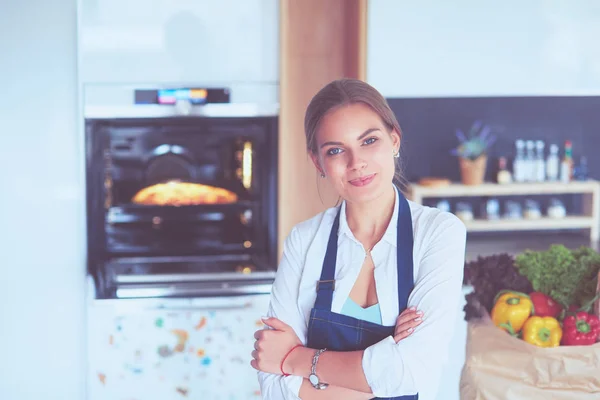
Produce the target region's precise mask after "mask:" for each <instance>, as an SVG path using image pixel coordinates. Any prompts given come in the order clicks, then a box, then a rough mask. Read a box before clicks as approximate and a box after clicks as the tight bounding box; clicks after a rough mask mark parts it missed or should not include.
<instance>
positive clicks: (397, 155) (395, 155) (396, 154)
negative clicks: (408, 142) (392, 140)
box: [392, 150, 400, 158]
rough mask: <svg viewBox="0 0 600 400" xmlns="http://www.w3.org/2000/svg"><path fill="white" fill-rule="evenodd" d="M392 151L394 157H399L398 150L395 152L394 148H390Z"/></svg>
mask: <svg viewBox="0 0 600 400" xmlns="http://www.w3.org/2000/svg"><path fill="white" fill-rule="evenodd" d="M392 153H393V154H394V158H400V151H398V152H397V153H396V151H395V150H392Z"/></svg>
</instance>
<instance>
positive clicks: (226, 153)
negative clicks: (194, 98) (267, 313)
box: [85, 90, 278, 299]
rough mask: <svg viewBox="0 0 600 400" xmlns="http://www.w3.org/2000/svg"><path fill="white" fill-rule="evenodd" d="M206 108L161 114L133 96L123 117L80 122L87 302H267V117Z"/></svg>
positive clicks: (270, 263) (270, 274)
mask: <svg viewBox="0 0 600 400" xmlns="http://www.w3.org/2000/svg"><path fill="white" fill-rule="evenodd" d="M187 93H189V91H188V92H187ZM206 97H207V96H206V91H205V92H204V100H205V101H204V102H203V104H200V105H198V104H194V103H193V102H191V101H189V99H187V101H185V100H184V101H183V102H180V101H174V102H173V103H170V102H169V101H168V98H167V97H166V96H165V97H163V99H162V100H161V98H160V92H158V91H148V90H145V91H137V92H136V94H135V98H136V104H135V105H134V106H130V107H120V108H118V109H116V108H115V109H106V108H104V109H102V110H100V111H99V110H96V111H95V112H94V111H93V110H92V111H90V110H86V121H85V141H86V185H87V239H88V240H87V244H88V260H87V262H88V270H89V274H90V275H91V276H92V277H93V281H94V285H95V292H96V297H97V298H99V299H132V298H176V297H204V296H206V297H211V296H230V295H249V294H255V293H268V292H269V291H270V285H271V283H272V281H273V278H274V275H275V270H276V263H277V206H278V205H277V164H278V156H277V154H278V143H277V142H278V140H277V122H278V117H277V113H276V111H273V109H268V108H267V109H265V108H264V107H258V106H255V105H240V104H232V103H228V102H227V99H226V96H223V93H221V96H218V95H215V94H214V93H213V95H212V97H213V98H214V99H216V100H215V101H214V102H213V103H211V102H210V101H209V102H206ZM210 97H211V94H210V93H209V94H208V98H209V99H210ZM224 97H225V100H224ZM148 99H150V100H148ZM165 99H167V101H165Z"/></svg>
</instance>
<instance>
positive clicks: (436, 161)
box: [388, 96, 600, 181]
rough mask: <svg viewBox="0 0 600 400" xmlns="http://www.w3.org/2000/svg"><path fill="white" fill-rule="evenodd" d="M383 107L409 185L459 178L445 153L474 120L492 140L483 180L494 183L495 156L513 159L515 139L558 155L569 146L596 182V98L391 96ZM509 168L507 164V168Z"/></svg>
mask: <svg viewBox="0 0 600 400" xmlns="http://www.w3.org/2000/svg"><path fill="white" fill-rule="evenodd" d="M388 101H389V104H390V107H391V108H392V110H393V111H394V113H395V114H396V117H397V118H398V121H399V122H400V127H401V128H402V130H403V134H404V139H403V140H404V147H405V151H404V152H403V154H402V155H403V165H404V174H405V176H406V177H407V178H408V179H409V180H411V181H417V180H418V179H419V178H422V177H425V176H444V177H448V178H450V179H452V180H454V181H459V180H460V171H459V166H458V160H457V158H456V157H455V156H453V155H451V154H450V150H451V149H452V148H454V147H456V145H457V144H458V140H457V138H456V136H455V130H456V129H460V130H462V131H463V132H465V133H466V132H468V130H469V128H470V127H471V125H472V124H473V122H474V121H475V120H481V121H483V122H484V123H485V124H488V125H489V126H490V128H491V129H492V133H493V134H494V135H496V137H497V141H496V143H495V144H494V145H493V146H492V147H491V149H490V151H489V159H488V170H487V179H488V180H491V181H493V180H495V174H496V171H497V167H498V157H501V156H504V157H508V159H509V164H510V163H511V162H512V159H513V157H514V156H515V153H516V150H515V140H516V139H518V138H521V139H531V140H543V141H544V142H545V143H546V149H545V151H546V154H548V147H549V145H550V143H555V144H557V145H559V148H560V155H561V156H562V154H563V147H564V142H565V140H571V141H572V143H573V155H574V158H575V161H576V163H579V161H580V158H581V156H586V158H587V161H588V167H589V174H590V176H591V177H593V178H596V179H597V178H600V159H598V157H596V156H595V155H596V149H600V135H599V129H600V116H598V112H597V110H598V109H600V96H592V97H589V96H569V97H549V96H535V97H532V96H521V97H496V96H494V97H453V98H445V97H434V98H411V97H407V98H393V99H389V100H388ZM510 168H511V165H509V169H510Z"/></svg>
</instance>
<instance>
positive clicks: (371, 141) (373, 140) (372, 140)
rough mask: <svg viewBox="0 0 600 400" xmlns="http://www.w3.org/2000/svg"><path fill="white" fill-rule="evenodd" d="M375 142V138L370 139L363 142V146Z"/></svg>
mask: <svg viewBox="0 0 600 400" xmlns="http://www.w3.org/2000/svg"><path fill="white" fill-rule="evenodd" d="M376 141H377V138H376V137H370V138H368V139H367V140H365V141H364V144H373V143H375V142H376Z"/></svg>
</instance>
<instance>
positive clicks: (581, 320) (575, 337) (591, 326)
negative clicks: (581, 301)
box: [561, 311, 600, 346]
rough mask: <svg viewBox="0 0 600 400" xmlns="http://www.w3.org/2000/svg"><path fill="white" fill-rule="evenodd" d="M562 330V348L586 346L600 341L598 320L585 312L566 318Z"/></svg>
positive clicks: (599, 322) (599, 323)
mask: <svg viewBox="0 0 600 400" xmlns="http://www.w3.org/2000/svg"><path fill="white" fill-rule="evenodd" d="M563 330H564V335H563V338H562V342H561V344H562V345H563V346H586V345H590V344H594V343H596V341H598V340H600V320H599V319H598V317H597V316H595V315H592V314H589V313H587V312H585V311H580V312H578V313H577V314H575V315H568V316H566V317H565V319H564V320H563Z"/></svg>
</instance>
